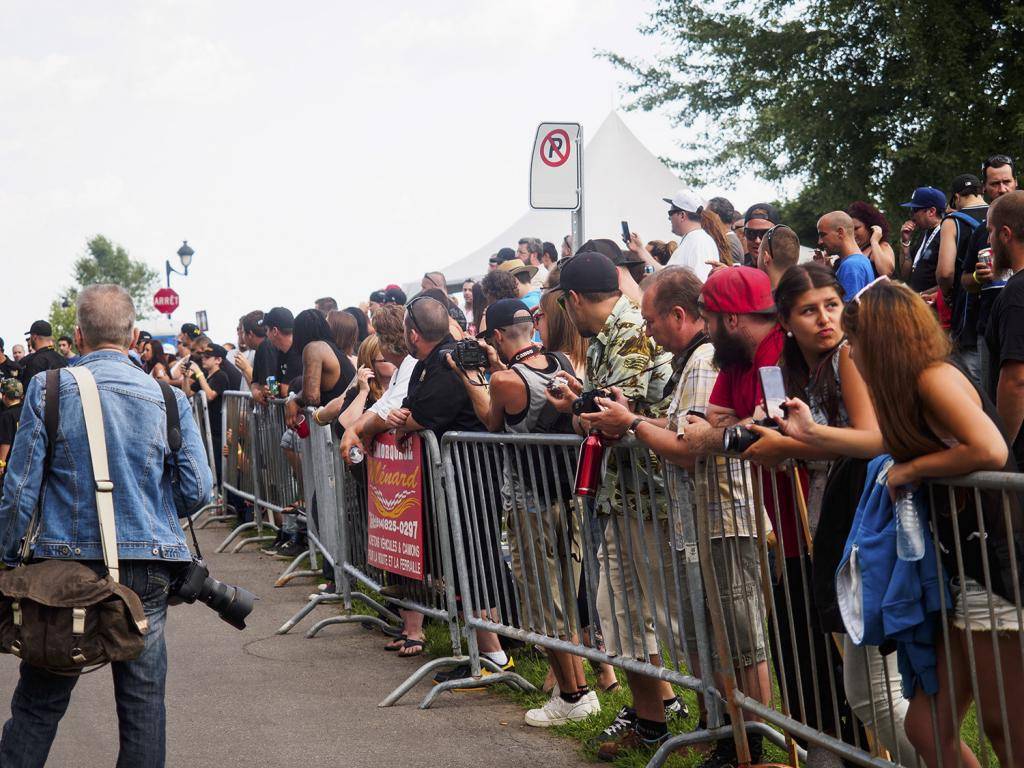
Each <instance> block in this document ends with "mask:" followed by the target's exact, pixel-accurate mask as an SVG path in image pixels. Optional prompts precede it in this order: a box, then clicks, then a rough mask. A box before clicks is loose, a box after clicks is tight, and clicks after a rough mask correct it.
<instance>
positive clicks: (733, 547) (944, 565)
mask: <svg viewBox="0 0 1024 768" xmlns="http://www.w3.org/2000/svg"><path fill="white" fill-rule="evenodd" d="M877 461H878V463H879V464H880V463H881V460H877ZM871 467H875V468H877V464H876V465H871ZM695 471H696V473H697V474H698V476H700V475H701V473H704V476H706V477H707V478H708V481H707V482H706V483H703V484H702V483H698V484H697V491H698V494H697V495H698V498H697V505H698V510H703V511H704V512H705V513H704V514H698V517H697V520H698V531H699V540H698V545H699V546H698V550H699V552H700V555H701V561H702V567H703V569H704V574H705V584H706V585H708V587H709V589H708V605H709V610H710V615H711V619H712V624H713V628H714V636H715V644H716V646H717V648H718V649H719V653H718V657H719V659H722V658H730V657H732V656H734V655H735V653H736V643H737V640H738V636H739V634H738V633H737V631H736V624H740V625H743V626H745V627H747V628H748V629H753V628H756V629H757V631H760V632H763V633H764V635H765V636H766V637H767V638H768V642H767V644H766V645H767V649H768V652H769V657H770V661H771V680H770V681H765V680H764V679H763V678H762V682H767V685H761V686H757V687H752V686H751V685H750V681H749V680H743V679H742V675H741V674H739V673H738V672H737V669H736V666H735V665H723V664H721V663H719V664H718V665H717V674H718V675H719V676H720V677H722V678H723V685H722V688H723V691H724V692H725V694H726V696H727V700H728V705H729V711H730V714H732V716H733V724H734V731H735V738H736V747H737V752H738V755H739V758H740V760H741V761H744V760H747V759H750V756H751V750H750V743H749V739H750V737H751V736H752V735H754V734H764V733H767V732H768V730H769V726H772V727H773V728H771V730H774V729H779V730H780V731H781V732H782V733H784V734H786V737H787V739H790V744H789V748H790V750H791V755H792V751H793V750H796V749H797V744H799V745H800V746H801V747H807V749H808V750H811V751H813V750H814V749H816V748H823V749H826V750H829V751H831V752H832V753H834V754H835V755H837V756H838V757H840V758H842V759H844V760H848V761H850V762H853V763H857V764H859V765H865V766H879V767H880V766H889V765H892V764H894V763H895V764H900V765H908V766H915V765H927V766H929V767H936V766H940V767H941V766H945V767H946V768H953V766H959V765H962V764H966V765H970V764H972V762H973V760H974V756H972V755H970V754H969V753H968V750H970V751H972V752H973V753H974V754H975V755H976V756H977V759H978V760H979V761H980V763H981V764H982V765H988V764H990V762H991V761H992V757H993V754H992V753H993V752H995V757H996V758H997V762H1000V763H1002V764H1011V763H1012V760H1013V759H1014V757H1015V756H1016V755H1022V754H1024V742H1022V741H1021V736H1019V735H1017V734H1015V733H1014V730H1013V727H1012V723H1013V722H1014V720H1013V717H1012V714H1011V712H1010V710H1009V707H1010V706H1012V698H1011V697H1012V691H1014V690H1017V689H1019V686H1020V685H1021V684H1024V634H1022V633H1021V632H1020V631H1019V628H1020V627H1021V626H1022V611H1021V591H1022V588H1021V580H1020V575H1021V571H1020V565H1021V563H1020V558H1021V554H1022V549H1021V546H1022V545H1021V540H1022V538H1024V522H1022V515H1021V505H1020V501H1019V498H1018V494H1019V493H1020V492H1021V491H1024V477H1021V476H1020V475H1016V474H1003V473H978V474H975V475H971V476H968V477H963V478H953V479H944V480H938V481H933V482H931V483H929V484H928V487H927V489H926V490H922V491H921V492H920V493H919V494H918V496H917V497H915V498H916V503H917V505H918V508H919V509H920V508H921V505H927V507H928V509H929V510H930V514H929V515H928V516H927V517H924V516H923V515H922V518H923V519H922V524H924V535H925V536H926V537H928V538H929V539H930V548H929V549H930V552H931V553H932V554H931V555H929V554H928V552H925V554H924V556H923V557H922V558H921V559H920V560H917V561H910V560H908V561H900V560H899V558H898V557H897V554H896V538H897V529H896V526H897V524H896V522H895V520H894V519H893V517H892V515H891V514H890V515H889V516H888V517H886V518H884V519H883V522H884V526H880V527H879V528H878V530H876V529H875V527H873V526H874V523H871V524H869V523H867V522H862V521H865V520H869V519H870V518H865V517H863V516H864V515H866V514H869V512H870V509H871V504H872V503H873V502H872V500H871V497H870V494H871V493H875V494H876V498H878V496H877V494H886V495H887V494H888V490H887V488H886V486H885V479H886V478H885V475H884V473H883V474H878V473H875V474H872V471H868V473H867V479H866V483H865V484H864V485H863V497H862V486H861V484H860V482H859V476H858V475H856V474H855V473H854V474H851V475H850V477H851V478H857V479H856V480H854V479H850V480H849V481H846V476H845V475H843V476H840V477H839V478H838V481H839V482H841V483H842V482H844V481H846V482H848V485H849V487H848V488H847V487H846V486H844V485H840V486H839V489H840V490H839V496H841V495H842V491H843V490H846V491H848V493H849V499H848V504H849V509H845V510H844V509H842V508H841V505H839V504H837V503H836V502H835V500H836V499H837V498H838V496H837V492H836V491H835V489H833V490H832V491H831V492H830V493H829V495H827V496H824V494H823V490H824V487H825V481H826V470H825V469H822V468H817V467H813V466H812V467H811V468H810V471H807V468H806V467H804V466H794V465H792V464H789V465H786V466H784V467H782V468H781V469H778V470H772V469H765V468H761V467H758V466H751V465H748V464H746V463H745V462H742V461H740V460H739V459H738V458H736V457H721V456H719V457H707V458H702V459H699V460H698V462H697V468H696V470H695ZM861 475H863V471H861ZM835 479H836V478H835V477H833V480H835ZM736 496H745V497H746V498H749V499H752V500H753V503H754V508H755V509H760V508H761V506H762V503H763V506H764V508H765V511H766V513H767V516H768V518H769V519H770V522H768V521H767V520H765V518H764V516H762V515H760V514H758V515H756V517H755V521H756V523H757V528H758V541H759V544H758V545H757V546H752V545H751V544H750V542H749V541H746V540H745V539H744V537H742V536H740V535H737V532H736V530H735V528H734V527H733V528H730V526H729V523H730V520H729V516H730V515H733V514H734V509H733V508H732V507H731V506H730V505H729V504H727V503H723V498H726V499H731V498H735V497H736ZM823 497H824V498H828V499H829V500H830V503H831V506H829V507H827V508H826V507H823V506H822V498H823ZM858 499H860V507H859V509H858V504H857V501H858ZM850 510H857V515H858V517H857V518H852V517H851V516H850ZM976 510H981V514H977V513H976ZM851 524H852V525H853V531H854V533H853V534H850V535H849V536H850V538H849V541H847V533H846V531H847V529H849V528H850V526H851ZM865 526H866V527H865ZM830 527H834V528H835V529H836V531H832V530H830ZM768 530H771V533H772V536H771V537H769V536H767V535H762V534H767V532H768ZM819 534H820V535H819ZM837 537H838V538H837ZM815 542H819V543H821V544H822V547H821V551H820V552H819V553H818V560H816V559H815V549H816V547H815V546H814V544H815ZM982 542H984V544H983V543H982ZM826 544H827V545H828V546H827V547H826ZM837 544H845V545H846V554H845V555H844V557H843V559H842V561H841V563H840V564H839V567H838V569H837V567H836V563H835V562H834V561H833V559H834V553H835V551H836V550H835V548H836V545H837ZM716 550H717V552H716ZM738 552H745V554H746V558H747V560H746V562H747V564H748V567H746V568H737V567H736V562H737V557H736V556H735V553H738ZM718 553H733V554H732V556H724V557H723V556H721V555H720V554H718ZM879 553H888V554H887V555H886V556H885V557H881V556H880V555H879ZM723 572H727V577H728V578H727V579H725V580H723V579H722V578H721V576H722V573H723ZM723 581H724V583H728V584H731V585H732V588H731V589H728V590H721V591H720V590H718V589H717V588H712V585H715V584H722V583H723ZM823 587H824V588H825V591H826V592H827V589H828V588H829V587H832V588H833V589H834V590H835V589H837V590H838V597H837V601H838V603H837V604H838V606H839V611H840V612H841V614H842V615H841V616H838V621H839V627H838V629H837V627H836V625H835V622H836V613H835V611H833V610H832V608H831V607H830V604H829V603H827V602H826V603H821V602H820V598H819V597H816V596H820V595H822V594H824V593H823V591H822V589H823ZM755 594H756V595H760V602H761V603H763V604H764V606H765V611H764V613H763V616H762V619H761V621H760V622H750V621H748V620H744V617H742V616H738V615H737V614H738V610H737V609H738V608H742V606H743V605H747V604H749V601H745V600H744V598H743V597H742V596H743V595H755ZM844 601H845V602H844ZM883 605H884V608H883ZM851 621H853V624H852V625H851V624H850V622H851ZM968 624H970V625H971V626H972V627H974V631H970V632H967V631H963V627H965V626H967V625H968ZM851 626H852V627H853V631H850V627H851ZM883 626H884V627H885V631H884V635H885V638H884V639H885V642H886V644H888V645H893V646H894V647H897V648H898V650H894V651H893V650H892V649H883V650H886V653H883V652H882V651H881V650H880V649H879V647H877V646H876V645H870V644H868V643H869V642H870V641H872V640H873V641H874V642H880V640H881V639H882V638H880V637H879V634H878V631H879V630H878V629H877V628H879V627H883ZM872 628H876V629H872ZM855 641H856V642H855ZM889 651H892V652H889ZM898 657H899V659H900V663H899V664H897V658H898ZM901 672H902V673H912V684H911V689H913V686H914V685H917V686H918V688H916V689H914V690H916V693H917V695H916V696H914V697H913V698H912V699H910V700H908V699H907V698H904V693H905V691H904V688H903V685H902V682H903V680H902V675H901ZM924 685H929V686H934V687H936V688H937V689H938V692H937V695H925V693H924V690H926V689H925V688H923V687H922V686H924ZM972 699H973V701H974V705H973V708H970V711H968V710H969V704H970V702H971V700H972ZM965 713H966V714H967V718H966V720H963V716H964V714H965ZM1016 730H1017V731H1018V732H1019V729H1016ZM986 736H987V739H986ZM958 737H959V738H958ZM757 758H758V755H757V754H756V750H755V754H754V759H755V762H756V761H757ZM793 759H794V758H793V757H792V756H791V761H792V760H793ZM812 760H813V758H812Z"/></svg>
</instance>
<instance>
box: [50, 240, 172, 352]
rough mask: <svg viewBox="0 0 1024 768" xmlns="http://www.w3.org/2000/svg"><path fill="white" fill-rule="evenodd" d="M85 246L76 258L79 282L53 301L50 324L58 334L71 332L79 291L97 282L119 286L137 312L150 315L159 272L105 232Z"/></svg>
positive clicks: (139, 314) (76, 272)
mask: <svg viewBox="0 0 1024 768" xmlns="http://www.w3.org/2000/svg"><path fill="white" fill-rule="evenodd" d="M85 247H86V253H85V254H84V255H82V256H81V257H79V258H78V259H76V260H75V265H74V268H73V271H72V275H73V277H74V280H75V283H76V285H75V286H74V287H72V288H69V289H67V290H66V291H65V292H64V293H63V295H62V296H61V298H58V299H56V300H54V301H53V303H51V304H50V325H52V326H53V332H54V336H55V337H56V336H59V335H68V336H71V335H72V331H74V327H75V300H76V299H77V298H78V292H79V291H80V290H81V289H82V288H84V287H85V286H87V285H93V284H95V283H115V284H117V285H120V286H121V287H122V288H124V289H125V290H126V291H128V293H129V295H131V297H132V301H134V302H135V311H136V313H137V315H138V316H139V317H140V318H144V317H146V316H148V314H149V311H148V310H149V306H150V304H149V299H150V294H151V293H152V291H153V285H154V283H155V282H156V280H157V277H158V274H157V271H156V270H155V269H153V268H152V267H150V266H148V265H147V264H145V263H144V262H141V261H136V260H135V259H133V258H131V256H129V255H128V251H126V250H125V249H124V247H123V246H121V245H118V244H117V243H114V242H112V241H111V240H109V239H108V238H106V237H104V236H103V235H96V236H95V237H94V238H92V239H91V240H90V241H89V242H88V243H86V246H85ZM65 305H67V306H65Z"/></svg>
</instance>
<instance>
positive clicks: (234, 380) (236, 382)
mask: <svg viewBox="0 0 1024 768" xmlns="http://www.w3.org/2000/svg"><path fill="white" fill-rule="evenodd" d="M220 369H221V370H222V371H223V372H224V374H225V375H226V376H227V377H228V390H229V391H231V392H238V391H239V390H241V389H242V372H241V371H240V370H238V369H237V368H235V365H234V363H232V362H231V361H230V360H228V359H227V358H224V359H223V360H222V361H221V363H220Z"/></svg>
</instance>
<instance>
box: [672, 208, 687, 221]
mask: <svg viewBox="0 0 1024 768" xmlns="http://www.w3.org/2000/svg"><path fill="white" fill-rule="evenodd" d="M677 213H684V211H683V209H682V208H669V211H668V217H669V218H670V219H671V218H672V217H673V216H675V215H676V214H677Z"/></svg>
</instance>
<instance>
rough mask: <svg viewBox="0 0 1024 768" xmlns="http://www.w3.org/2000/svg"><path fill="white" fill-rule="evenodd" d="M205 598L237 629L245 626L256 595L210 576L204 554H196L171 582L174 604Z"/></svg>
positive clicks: (209, 604) (218, 613)
mask: <svg viewBox="0 0 1024 768" xmlns="http://www.w3.org/2000/svg"><path fill="white" fill-rule="evenodd" d="M196 600H201V601H202V602H204V603H206V604H207V605H208V606H210V607H211V608H212V609H213V610H215V611H216V612H217V615H218V616H220V617H221V618H222V619H223V620H224V621H226V622H227V623H228V624H230V625H231V626H232V627H234V628H235V629H245V618H246V616H248V615H249V614H250V613H252V609H253V604H254V603H255V601H256V596H255V595H254V594H253V593H252V592H249V591H248V590H246V589H242V588H241V587H232V586H231V585H230V584H225V583H224V582H222V581H217V579H215V578H213V577H212V576H210V569H209V568H207V566H206V563H205V562H204V561H203V559H202V558H201V557H196V556H194V555H193V557H192V562H191V563H189V564H188V565H185V566H183V567H182V568H181V570H180V571H179V572H178V575H177V578H175V580H174V583H173V584H171V588H170V598H169V600H168V602H169V603H170V604H171V605H180V604H181V603H194V602H196Z"/></svg>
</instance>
